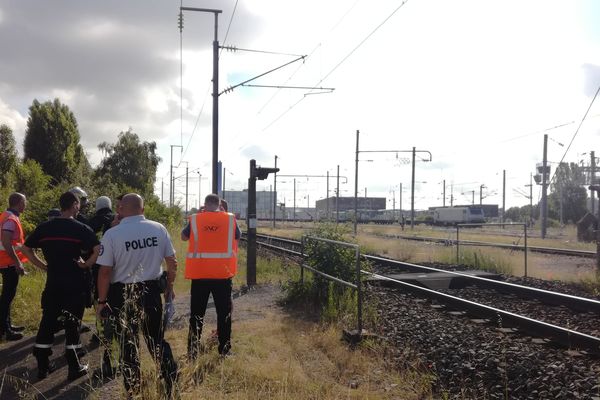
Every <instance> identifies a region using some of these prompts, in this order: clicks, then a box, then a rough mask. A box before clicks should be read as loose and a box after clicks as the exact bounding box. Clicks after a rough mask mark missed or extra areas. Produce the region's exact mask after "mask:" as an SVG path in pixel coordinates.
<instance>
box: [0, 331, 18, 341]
mask: <svg viewBox="0 0 600 400" xmlns="http://www.w3.org/2000/svg"><path fill="white" fill-rule="evenodd" d="M2 336H4V337H5V338H6V340H8V341H10V342H13V341H15V340H21V339H23V334H22V333H19V332H15V331H12V330H8V331H5V332H4V333H2V334H0V338H2Z"/></svg>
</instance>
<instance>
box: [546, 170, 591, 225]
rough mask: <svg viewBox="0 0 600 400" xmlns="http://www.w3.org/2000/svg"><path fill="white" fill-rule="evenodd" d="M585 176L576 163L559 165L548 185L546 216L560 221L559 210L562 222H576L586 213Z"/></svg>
mask: <svg viewBox="0 0 600 400" xmlns="http://www.w3.org/2000/svg"><path fill="white" fill-rule="evenodd" d="M584 185H585V175H584V172H583V170H582V168H581V167H580V166H578V165H577V164H576V163H561V164H559V165H558V167H557V169H556V173H555V176H554V179H553V180H552V183H551V185H550V191H551V193H550V195H549V196H548V216H549V217H550V218H554V219H560V215H561V208H562V216H563V222H568V221H571V222H577V221H579V219H581V217H583V216H584V215H585V213H586V212H587V209H586V200H587V190H586V189H585V187H584Z"/></svg>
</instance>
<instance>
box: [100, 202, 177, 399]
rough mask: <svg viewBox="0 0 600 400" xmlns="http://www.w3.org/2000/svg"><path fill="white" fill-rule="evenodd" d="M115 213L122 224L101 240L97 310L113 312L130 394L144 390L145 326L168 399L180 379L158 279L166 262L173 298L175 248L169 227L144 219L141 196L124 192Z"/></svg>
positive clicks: (104, 313) (167, 292)
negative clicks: (166, 331) (166, 332)
mask: <svg viewBox="0 0 600 400" xmlns="http://www.w3.org/2000/svg"><path fill="white" fill-rule="evenodd" d="M117 212H118V213H119V216H120V217H121V220H120V223H119V224H118V225H117V226H115V227H113V228H111V229H109V230H108V231H107V232H106V234H105V235H104V237H103V238H102V249H101V251H100V253H101V254H100V257H99V258H98V261H97V262H98V264H100V272H99V274H98V296H99V297H98V308H97V312H98V315H99V316H100V317H101V318H104V317H106V316H107V314H108V313H110V319H111V321H112V323H113V324H114V331H115V335H116V336H117V338H118V341H119V343H120V345H121V349H120V350H121V351H120V355H119V356H120V368H121V372H122V374H123V379H124V382H125V389H126V390H127V393H128V396H130V397H132V396H134V395H136V394H137V393H139V391H140V378H141V376H140V359H139V353H138V348H139V340H138V333H139V331H140V329H141V331H142V333H143V335H144V339H145V341H146V344H147V347H148V349H150V352H151V354H152V356H153V357H154V359H155V361H156V362H157V363H160V368H161V375H162V378H163V379H164V380H165V387H166V391H167V398H168V397H169V396H170V395H171V391H172V387H173V384H174V383H175V380H176V378H177V364H176V362H175V360H174V358H173V353H172V352H171V347H170V345H169V343H167V342H166V341H165V340H164V331H163V324H162V314H163V305H162V300H161V298H160V293H161V288H160V283H159V278H160V277H161V275H162V268H161V263H162V261H163V260H165V262H166V264H167V283H166V289H165V297H168V296H172V295H173V281H174V280H175V275H176V272H177V259H176V258H175V249H174V248H173V244H172V242H171V238H170V236H169V233H168V232H167V229H166V228H165V227H164V226H163V225H161V224H159V223H158V222H154V221H150V220H147V219H145V218H144V214H143V213H144V201H143V199H142V198H141V197H140V196H139V195H138V194H135V193H131V194H127V195H125V196H124V197H123V199H122V200H121V202H120V204H119V209H118V210H117ZM105 309H107V310H109V311H108V312H107V311H105Z"/></svg>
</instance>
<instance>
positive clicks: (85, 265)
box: [75, 257, 91, 269]
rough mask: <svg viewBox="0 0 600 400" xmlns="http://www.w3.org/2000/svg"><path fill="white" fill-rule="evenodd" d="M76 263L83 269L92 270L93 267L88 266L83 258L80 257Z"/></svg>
mask: <svg viewBox="0 0 600 400" xmlns="http://www.w3.org/2000/svg"><path fill="white" fill-rule="evenodd" d="M75 262H76V263H77V265H78V266H79V268H81V269H90V268H91V266H90V265H88V264H86V263H85V261H84V260H83V258H81V257H79V259H78V260H75Z"/></svg>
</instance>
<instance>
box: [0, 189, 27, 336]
mask: <svg viewBox="0 0 600 400" xmlns="http://www.w3.org/2000/svg"><path fill="white" fill-rule="evenodd" d="M26 203H27V200H26V199H25V195H23V194H21V193H12V194H11V195H10V196H9V197H8V209H7V210H6V211H4V212H3V213H2V214H0V273H1V274H2V294H1V295H0V338H2V337H3V336H6V339H7V340H19V339H22V338H23V334H22V333H20V332H21V331H22V330H23V329H24V328H23V327H22V326H14V325H12V323H11V319H10V306H11V303H12V301H13V299H14V298H15V295H16V294H17V285H18V284H19V276H20V275H22V274H23V271H24V269H23V263H24V262H25V261H27V258H26V257H25V256H24V255H23V254H22V253H21V250H20V247H21V245H22V244H23V240H24V236H23V228H22V227H21V222H20V220H19V215H20V214H21V213H22V212H23V211H24V210H25V206H26Z"/></svg>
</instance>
